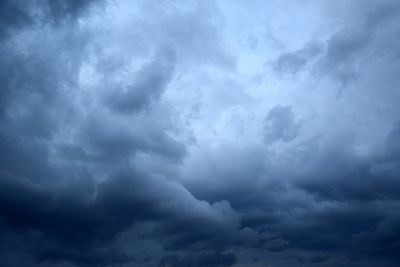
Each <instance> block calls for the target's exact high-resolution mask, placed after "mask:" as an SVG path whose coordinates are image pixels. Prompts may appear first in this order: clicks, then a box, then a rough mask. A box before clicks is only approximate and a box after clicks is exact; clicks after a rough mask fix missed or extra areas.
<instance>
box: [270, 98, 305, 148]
mask: <svg viewBox="0 0 400 267" xmlns="http://www.w3.org/2000/svg"><path fill="white" fill-rule="evenodd" d="M264 127H265V128H264V131H265V133H264V139H265V142H266V143H267V144H271V143H273V142H276V141H282V142H289V141H291V140H293V139H294V138H296V136H297V133H298V131H299V128H300V123H299V122H297V121H296V120H295V117H294V113H293V111H292V109H291V107H288V106H275V107H274V108H272V109H271V110H270V111H268V114H267V116H266V118H265V126H264Z"/></svg>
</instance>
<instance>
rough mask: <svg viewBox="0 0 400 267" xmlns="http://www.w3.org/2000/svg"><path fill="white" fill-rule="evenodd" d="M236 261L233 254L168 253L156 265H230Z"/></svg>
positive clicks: (215, 266) (196, 266)
mask: <svg viewBox="0 0 400 267" xmlns="http://www.w3.org/2000/svg"><path fill="white" fill-rule="evenodd" d="M235 263H236V259H235V256H234V255H233V254H220V253H197V254H189V255H185V256H182V257H180V256H178V255H169V256H167V257H165V258H163V259H162V260H161V261H160V262H159V264H158V266H160V267H169V266H174V267H181V266H182V267H183V266H187V267H200V266H213V267H225V266H232V265H233V264H235Z"/></svg>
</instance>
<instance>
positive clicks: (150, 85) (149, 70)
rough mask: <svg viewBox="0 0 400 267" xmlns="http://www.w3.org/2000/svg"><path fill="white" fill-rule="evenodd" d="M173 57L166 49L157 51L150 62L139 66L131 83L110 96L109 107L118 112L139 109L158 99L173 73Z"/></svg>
mask: <svg viewBox="0 0 400 267" xmlns="http://www.w3.org/2000/svg"><path fill="white" fill-rule="evenodd" d="M174 58H175V55H174V54H173V52H172V51H170V50H168V49H167V50H163V51H161V52H159V53H158V54H157V55H156V56H155V58H154V59H153V60H152V61H151V62H149V63H146V64H144V65H143V66H142V67H141V69H140V70H139V71H138V72H137V73H136V75H135V77H134V78H133V79H132V80H133V81H132V84H130V85H128V86H126V88H121V90H118V91H117V92H115V94H114V95H112V96H111V97H110V100H109V102H110V104H111V107H112V108H113V109H115V110H117V111H120V112H132V111H139V110H142V109H145V108H148V107H149V106H150V105H151V104H152V103H153V102H154V101H157V100H159V99H160V97H161V94H162V93H163V91H164V90H165V89H166V87H167V86H168V83H169V81H170V80H171V78H172V75H173V74H174V65H175V59H174Z"/></svg>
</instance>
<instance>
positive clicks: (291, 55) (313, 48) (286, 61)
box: [273, 41, 323, 75]
mask: <svg viewBox="0 0 400 267" xmlns="http://www.w3.org/2000/svg"><path fill="white" fill-rule="evenodd" d="M322 51H323V46H322V44H321V43H319V42H317V41H312V42H309V43H306V44H305V45H304V47H302V48H301V49H298V50H296V51H294V52H288V53H284V54H282V55H280V56H279V57H278V58H277V59H276V61H275V62H274V65H273V69H274V70H275V72H277V73H281V74H290V75H296V74H297V73H298V72H299V71H301V70H302V69H303V68H304V67H306V65H307V64H308V63H309V62H310V61H312V60H313V59H314V58H315V57H317V56H318V55H320V54H321V53H322Z"/></svg>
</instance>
